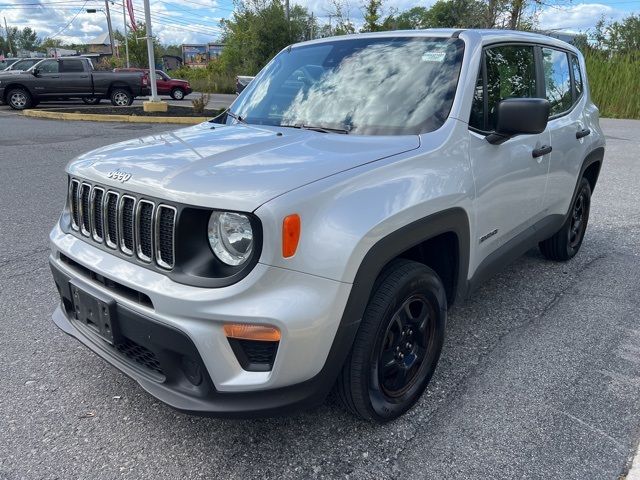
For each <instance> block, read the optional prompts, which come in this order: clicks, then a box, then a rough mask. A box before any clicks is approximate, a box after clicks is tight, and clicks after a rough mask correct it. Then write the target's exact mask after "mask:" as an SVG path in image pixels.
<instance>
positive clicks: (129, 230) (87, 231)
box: [69, 179, 177, 269]
mask: <svg viewBox="0 0 640 480" xmlns="http://www.w3.org/2000/svg"><path fill="white" fill-rule="evenodd" d="M69 212H70V215H71V226H72V228H73V229H74V230H77V231H80V232H82V234H83V235H84V236H86V237H90V238H91V239H92V240H93V241H95V242H96V243H100V244H102V243H104V244H105V245H106V246H107V247H109V248H112V249H118V250H120V251H121V252H122V253H124V254H125V255H129V256H133V255H134V253H135V256H136V257H137V258H138V259H139V260H141V261H143V262H145V263H152V262H155V263H156V264H157V265H158V266H159V267H161V268H164V269H172V268H173V266H174V261H175V253H174V252H175V222H176V214H177V210H176V208H175V207H173V206H171V205H165V204H158V205H156V203H155V202H153V201H151V200H147V199H144V198H136V197H135V196H134V195H132V194H129V193H123V192H119V191H116V190H112V189H109V190H107V189H105V188H103V187H100V186H97V185H91V184H89V183H86V182H81V181H79V180H77V179H71V182H70V184H69Z"/></svg>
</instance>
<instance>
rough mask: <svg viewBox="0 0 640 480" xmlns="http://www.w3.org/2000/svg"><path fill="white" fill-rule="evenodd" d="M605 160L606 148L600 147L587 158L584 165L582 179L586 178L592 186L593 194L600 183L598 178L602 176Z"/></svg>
mask: <svg viewBox="0 0 640 480" xmlns="http://www.w3.org/2000/svg"><path fill="white" fill-rule="evenodd" d="M603 159H604V147H598V148H596V149H595V150H593V151H592V152H591V153H589V155H587V156H586V158H585V159H584V162H583V163H582V171H581V175H580V178H582V177H584V178H586V179H587V181H588V182H589V185H590V186H591V192H592V193H593V190H594V189H595V188H596V183H598V177H599V176H600V169H601V168H602V161H603ZM579 180H580V179H578V183H579Z"/></svg>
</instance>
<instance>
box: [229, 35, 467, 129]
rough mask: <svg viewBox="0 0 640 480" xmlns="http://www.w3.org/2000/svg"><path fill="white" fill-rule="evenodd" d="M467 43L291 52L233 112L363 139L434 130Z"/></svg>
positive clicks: (363, 43)
mask: <svg viewBox="0 0 640 480" xmlns="http://www.w3.org/2000/svg"><path fill="white" fill-rule="evenodd" d="M463 45H464V44H463V42H462V41H461V40H459V39H452V38H426V37H387V38H367V37H365V38H357V39H354V38H349V39H343V40H341V39H337V40H335V41H331V42H326V43H321V44H316V45H313V44H312V45H303V46H299V47H293V48H289V49H287V50H284V51H282V52H280V53H279V54H278V55H277V56H276V57H275V58H274V59H273V60H272V61H271V62H270V63H269V64H268V65H267V66H266V67H265V68H264V69H263V70H262V71H261V72H260V73H259V74H258V76H257V77H256V79H255V80H254V81H252V82H251V83H249V86H248V87H247V88H246V89H245V90H244V91H243V92H242V94H241V95H240V96H239V97H238V99H237V100H236V102H234V104H233V106H232V107H231V111H232V113H233V114H235V116H236V117H239V118H240V119H241V121H243V122H246V123H249V124H259V125H275V126H290V127H298V128H304V127H317V128H325V129H335V130H339V131H344V132H348V133H352V134H353V133H356V134H363V135H405V134H419V133H424V132H429V131H433V130H436V129H437V128H439V127H440V126H441V125H442V124H443V123H444V121H445V120H446V118H447V116H448V115H449V110H450V109H451V104H452V103H453V98H454V95H455V90H456V86H457V83H458V74H459V73H460V65H461V62H462V54H463V48H464V47H463ZM237 120H238V119H237V118H236V119H235V120H234V119H233V118H232V116H229V118H227V122H228V123H233V122H234V121H237Z"/></svg>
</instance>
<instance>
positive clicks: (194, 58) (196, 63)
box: [182, 43, 224, 67]
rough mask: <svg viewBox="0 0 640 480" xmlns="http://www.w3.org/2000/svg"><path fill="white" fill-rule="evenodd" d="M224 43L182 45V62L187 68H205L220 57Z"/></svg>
mask: <svg viewBox="0 0 640 480" xmlns="http://www.w3.org/2000/svg"><path fill="white" fill-rule="evenodd" d="M223 48H224V43H207V44H204V43H203V44H190V45H182V61H183V63H184V65H185V66H187V67H204V66H206V65H207V63H209V62H210V61H211V60H215V59H216V58H218V57H219V56H220V54H221V53H222V50H223Z"/></svg>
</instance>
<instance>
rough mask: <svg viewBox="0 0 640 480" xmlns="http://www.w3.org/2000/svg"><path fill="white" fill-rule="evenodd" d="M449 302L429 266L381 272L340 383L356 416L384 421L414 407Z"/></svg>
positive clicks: (402, 263)
mask: <svg viewBox="0 0 640 480" xmlns="http://www.w3.org/2000/svg"><path fill="white" fill-rule="evenodd" d="M446 317H447V300H446V295H445V290H444V286H443V285H442V281H441V280H440V278H439V277H438V275H437V274H436V273H435V272H434V271H433V270H432V269H430V268H429V267H427V266H425V265H423V264H421V263H417V262H412V261H408V260H396V261H394V262H393V263H392V264H391V265H390V266H389V267H388V268H386V269H385V271H384V272H383V273H382V274H381V276H380V278H379V279H378V281H377V282H376V286H375V287H374V292H373V294H372V296H371V298H370V300H369V304H368V305H367V308H366V310H365V313H364V315H363V318H362V323H361V324H360V328H359V329H358V333H357V335H356V339H355V341H354V344H353V348H352V350H351V353H350V354H349V357H348V358H347V360H346V362H345V365H344V367H343V369H342V372H341V373H340V376H339V378H338V382H337V386H336V389H337V392H338V396H339V397H340V399H341V400H342V403H343V404H344V405H345V406H346V407H347V408H348V409H349V410H351V411H352V412H353V413H354V414H356V415H359V416H360V417H362V418H365V419H367V420H370V421H374V422H378V423H383V422H387V421H390V420H393V419H394V418H397V417H398V416H400V415H402V414H403V413H404V412H406V411H407V410H409V408H411V407H412V406H413V405H414V404H415V403H416V402H417V401H418V399H419V398H420V396H421V395H422V392H423V391H424V390H425V388H426V387H427V385H428V384H429V381H430V380H431V376H432V375H433V372H434V371H435V368H436V365H437V363H438V359H439V358H440V351H441V349H442V343H443V341H444V331H445V324H446Z"/></svg>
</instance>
